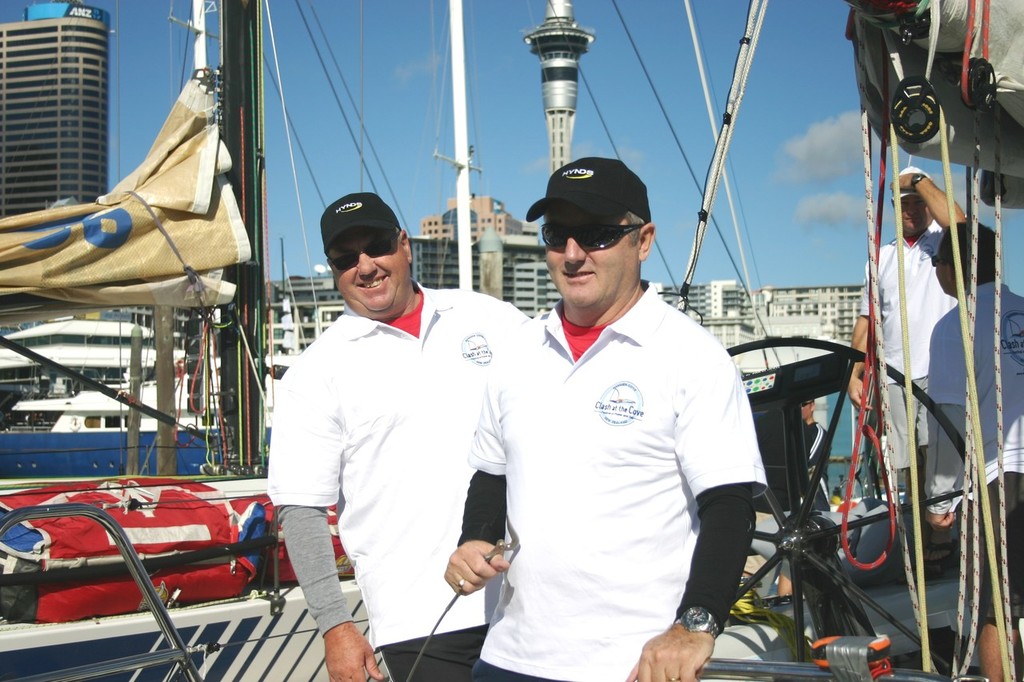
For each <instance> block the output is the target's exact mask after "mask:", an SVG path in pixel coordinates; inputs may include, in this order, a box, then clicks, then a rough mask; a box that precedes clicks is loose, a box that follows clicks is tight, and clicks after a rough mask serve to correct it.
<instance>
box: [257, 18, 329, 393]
mask: <svg viewBox="0 0 1024 682" xmlns="http://www.w3.org/2000/svg"><path fill="white" fill-rule="evenodd" d="M263 5H264V7H265V8H266V14H267V28H268V29H269V31H270V49H271V52H273V57H274V70H276V71H277V78H278V80H279V81H280V80H281V65H280V63H279V62H278V59H277V40H276V38H275V35H274V20H273V17H272V15H271V13H270V0H264V3H263ZM303 21H305V18H303ZM271 81H273V77H271ZM274 88H275V89H276V90H277V93H278V101H280V103H281V114H282V118H283V119H284V132H285V139H286V140H287V142H288V163H289V165H290V166H291V169H292V186H293V187H294V189H295V203H296V204H297V208H298V215H299V234H301V235H302V246H303V252H304V253H305V256H306V267H307V268H308V270H309V272H313V264H312V263H311V262H310V259H309V240H308V238H307V237H306V217H305V213H304V212H303V210H302V195H301V193H300V192H299V175H298V172H297V171H296V170H295V152H294V151H293V149H292V128H291V125H290V124H291V119H290V118H289V116H288V108H287V106H286V105H285V97H284V83H283V82H280V83H274ZM346 122H347V121H346ZM310 174H311V175H312V173H310ZM317 191H318V193H319V190H317ZM322 200H323V197H321V201H322ZM282 258H283V255H282ZM310 291H312V292H313V307H314V310H315V309H316V305H317V301H316V287H310ZM316 319H317V327H318V328H317V332H319V331H320V329H319V326H320V316H319V315H317V316H316ZM241 337H242V338H243V339H244V338H245V335H244V334H242V335H241ZM256 383H261V382H256Z"/></svg>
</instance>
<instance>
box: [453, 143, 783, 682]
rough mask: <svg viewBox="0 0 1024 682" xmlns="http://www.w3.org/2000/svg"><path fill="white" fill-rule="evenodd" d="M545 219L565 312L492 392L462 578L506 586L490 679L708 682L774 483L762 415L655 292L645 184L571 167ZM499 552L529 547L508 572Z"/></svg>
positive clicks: (713, 345) (713, 344)
mask: <svg viewBox="0 0 1024 682" xmlns="http://www.w3.org/2000/svg"><path fill="white" fill-rule="evenodd" d="M541 215H543V217H544V224H543V227H542V234H543V238H544V242H545V244H546V245H547V263H548V269H549V270H550V273H551V278H552V279H553V280H554V282H555V285H556V286H557V287H558V290H559V293H561V295H562V300H561V301H560V302H559V303H558V305H557V306H556V307H555V309H554V310H553V311H552V312H551V313H549V314H548V315H546V316H544V317H543V318H538V319H535V320H533V321H532V322H531V323H529V324H527V325H526V326H525V327H523V328H522V329H521V330H520V331H519V332H518V333H517V334H516V336H515V338H514V339H513V343H512V344H511V347H512V350H511V351H510V352H509V353H508V354H506V355H505V356H503V357H502V358H500V359H498V360H496V363H495V367H494V368H493V370H492V374H491V375H490V377H489V378H488V384H487V391H486V395H485V400H484V405H483V411H482V413H481V417H480V424H479V426H478V427H477V437H476V439H475V440H474V442H473V448H472V450H471V451H470V463H471V464H472V465H473V466H474V467H475V468H476V469H477V473H475V474H474V475H473V480H472V482H471V483H470V489H469V494H468V497H467V500H466V510H465V512H464V515H463V535H462V538H461V539H460V546H459V548H458V549H457V550H456V552H455V553H454V554H453V555H452V557H451V559H450V561H449V563H448V569H447V571H446V572H445V579H446V580H447V581H448V584H449V585H450V586H451V587H452V589H454V590H456V591H461V593H472V592H473V591H474V590H477V589H480V588H481V587H482V586H483V585H484V584H485V583H486V582H487V581H488V580H489V579H490V578H493V577H494V576H495V575H497V574H498V573H504V574H505V578H504V580H503V585H502V588H503V589H502V594H501V599H500V600H499V603H498V606H497V609H496V611H495V614H494V617H493V618H492V620H491V628H490V630H489V631H488V635H487V640H486V642H485V643H484V648H483V651H482V652H481V657H480V661H479V662H478V663H477V665H476V666H475V667H474V680H478V681H481V682H506V681H515V682H525V681H527V680H529V681H530V682H536V681H538V680H540V681H543V680H588V682H592V681H595V680H596V681H600V680H614V681H615V682H621V681H622V680H623V679H628V680H640V681H641V682H650V681H655V680H656V681H657V682H662V681H663V680H692V679H694V677H695V675H697V674H699V672H700V670H701V669H702V667H703V666H704V664H705V663H706V662H707V660H708V659H709V658H710V656H711V653H712V650H713V649H714V638H715V636H716V635H718V633H719V632H720V631H721V628H722V627H723V626H724V624H725V620H726V618H727V616H728V612H729V607H730V605H731V604H732V602H733V598H734V596H735V591H736V586H737V584H738V582H739V577H740V574H741V572H742V569H743V564H744V560H745V558H746V554H747V551H748V549H749V547H750V539H751V533H752V528H753V520H754V511H753V504H752V496H753V494H754V493H755V492H760V490H761V489H762V488H763V486H764V480H765V479H764V471H763V468H762V465H761V459H760V455H759V453H758V450H757V440H756V437H755V434H754V426H753V420H752V417H751V413H750V406H749V403H748V401H747V398H746V395H745V393H744V391H743V388H742V385H741V382H740V377H739V374H738V372H737V370H736V367H735V365H734V364H733V362H732V360H731V359H730V358H729V356H728V354H727V353H726V352H725V350H724V349H723V348H722V346H721V345H720V344H719V343H718V341H717V340H715V338H714V337H713V336H712V335H711V334H709V333H707V332H706V331H705V330H703V329H702V328H700V327H699V326H698V325H697V324H696V323H695V322H694V321H692V320H691V319H690V318H688V317H687V316H685V315H683V314H682V313H681V312H679V311H678V310H675V309H674V308H672V307H671V306H669V305H667V304H666V303H664V302H663V301H662V300H661V299H660V298H659V297H658V295H657V293H656V292H655V291H654V290H653V289H648V287H647V284H646V283H645V282H643V281H642V280H641V279H640V267H641V263H642V262H643V261H644V259H646V257H647V255H648V253H649V252H650V249H651V245H652V243H653V241H654V233H655V227H654V224H653V223H652V222H651V212H650V207H649V205H648V201H647V189H646V187H645V186H644V184H643V182H641V181H640V179H639V178H638V177H637V176H636V175H635V174H634V173H633V172H632V171H630V170H629V169H628V168H627V167H626V166H625V165H624V164H622V162H620V161H617V160H614V159H602V158H585V159H579V160H578V161H575V162H573V163H570V164H568V165H567V166H564V167H562V168H561V169H559V170H557V171H555V173H554V175H552V176H551V179H550V181H549V182H548V189H547V194H546V196H545V197H544V198H543V199H541V200H540V201H538V202H537V203H535V204H534V205H533V206H532V207H531V208H530V210H529V212H528V213H527V219H529V220H534V219H536V218H539V217H540V216H541ZM502 493H505V494H502ZM506 500H507V507H506V506H505V503H506ZM506 521H507V523H506ZM506 528H507V534H506ZM499 539H506V540H507V543H508V545H510V546H512V547H517V549H516V550H515V551H513V552H512V553H511V554H510V555H509V556H508V557H507V558H506V557H504V556H497V557H494V558H493V559H491V560H489V561H488V560H487V556H488V555H489V553H491V552H492V551H493V548H494V547H495V544H494V543H495V542H496V541H497V540H499Z"/></svg>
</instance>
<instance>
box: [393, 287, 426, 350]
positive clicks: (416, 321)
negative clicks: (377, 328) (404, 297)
mask: <svg viewBox="0 0 1024 682" xmlns="http://www.w3.org/2000/svg"><path fill="white" fill-rule="evenodd" d="M422 316H423V294H422V293H421V292H416V307H415V308H413V309H412V310H411V311H410V312H408V313H406V314H405V315H401V316H399V317H396V318H395V319H393V320H391V321H390V322H388V324H389V325H391V326H392V327H394V328H395V329H401V330H402V331H403V332H405V333H406V334H411V335H412V336H415V337H416V338H417V339H418V338H420V318H421V317H422Z"/></svg>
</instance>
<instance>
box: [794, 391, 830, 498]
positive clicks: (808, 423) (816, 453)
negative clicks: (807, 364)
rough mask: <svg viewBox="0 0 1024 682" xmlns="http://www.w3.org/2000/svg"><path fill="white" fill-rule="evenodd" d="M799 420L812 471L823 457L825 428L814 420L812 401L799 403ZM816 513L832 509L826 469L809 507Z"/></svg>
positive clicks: (809, 466) (808, 463) (808, 462)
mask: <svg viewBox="0 0 1024 682" xmlns="http://www.w3.org/2000/svg"><path fill="white" fill-rule="evenodd" d="M800 420H801V421H802V422H803V427H804V444H805V445H806V446H807V466H808V468H809V469H814V467H816V466H818V460H820V459H821V458H822V456H823V455H825V427H824V426H822V425H821V424H819V423H818V422H817V421H815V419H814V401H813V400H805V401H803V402H802V403H800ZM811 508H812V509H815V510H817V511H830V510H831V509H832V507H831V506H830V505H829V503H828V469H827V468H826V469H825V472H824V475H823V476H822V477H821V482H820V483H819V486H818V489H817V490H816V491H815V493H814V505H813V506H812V507H811Z"/></svg>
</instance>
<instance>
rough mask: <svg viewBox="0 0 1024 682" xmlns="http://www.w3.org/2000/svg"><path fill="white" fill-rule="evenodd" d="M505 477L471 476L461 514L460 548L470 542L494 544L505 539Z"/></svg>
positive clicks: (478, 473)
mask: <svg viewBox="0 0 1024 682" xmlns="http://www.w3.org/2000/svg"><path fill="white" fill-rule="evenodd" d="M506 505H507V501H506V499H505V477H504V476H495V475H494V474H488V473H485V472H483V471H478V472H476V473H475V474H473V478H471V479H470V481H469V491H468V492H467V493H466V507H465V510H464V511H463V512H462V535H461V536H460V537H459V544H460V545H461V544H462V543H464V542H468V541H470V540H486V541H487V542H491V543H495V542H497V541H498V540H501V539H503V538H504V537H505V513H506Z"/></svg>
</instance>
